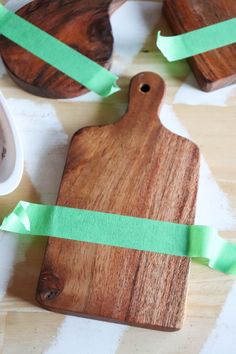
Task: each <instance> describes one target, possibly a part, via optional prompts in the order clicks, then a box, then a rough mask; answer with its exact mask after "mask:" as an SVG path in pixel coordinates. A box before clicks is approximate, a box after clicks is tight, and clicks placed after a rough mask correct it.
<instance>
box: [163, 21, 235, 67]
mask: <svg viewBox="0 0 236 354" xmlns="http://www.w3.org/2000/svg"><path fill="white" fill-rule="evenodd" d="M233 43H236V18H232V19H230V20H227V21H223V22H219V23H216V24H214V25H211V26H207V27H203V28H200V29H197V30H195V31H191V32H187V33H183V34H180V35H177V36H171V37H164V36H162V35H161V34H160V32H158V36H157V47H158V48H159V49H160V51H161V52H162V54H163V55H164V56H165V57H166V58H167V60H169V61H175V60H180V59H184V58H189V57H192V56H193V55H197V54H201V53H204V52H207V51H209V50H213V49H217V48H220V47H224V46H226V45H229V44H233Z"/></svg>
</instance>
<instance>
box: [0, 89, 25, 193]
mask: <svg viewBox="0 0 236 354" xmlns="http://www.w3.org/2000/svg"><path fill="white" fill-rule="evenodd" d="M23 166H24V158H23V149H22V145H21V142H20V140H19V137H18V134H17V131H16V128H15V125H14V121H13V118H12V116H11V113H10V112H9V109H8V106H7V102H6V100H5V98H4V96H3V95H2V93H1V92H0V196H3V195H6V194H9V193H11V192H13V191H14V190H15V189H16V187H17V186H18V185H19V183H20V181H21V178H22V174H23Z"/></svg>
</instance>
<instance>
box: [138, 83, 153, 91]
mask: <svg viewBox="0 0 236 354" xmlns="http://www.w3.org/2000/svg"><path fill="white" fill-rule="evenodd" d="M139 90H140V91H142V92H143V93H147V92H149V91H150V90H151V87H150V86H149V85H148V84H141V85H140V86H139Z"/></svg>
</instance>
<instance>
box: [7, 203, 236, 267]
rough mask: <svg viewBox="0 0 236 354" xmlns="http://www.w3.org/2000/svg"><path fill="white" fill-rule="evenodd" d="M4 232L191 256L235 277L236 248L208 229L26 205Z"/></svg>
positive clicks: (21, 205)
mask: <svg viewBox="0 0 236 354" xmlns="http://www.w3.org/2000/svg"><path fill="white" fill-rule="evenodd" d="M0 230H2V231H8V232H13V233H17V234H23V235H33V236H50V237H57V238H64V239H68V240H76V241H83V242H91V243H96V244H102V245H108V246H116V247H124V248H130V249H135V250H140V251H147V252H157V253H162V254H169V255H175V256H186V257H190V258H192V259H194V260H195V261H196V262H198V263H201V264H204V265H207V266H209V267H210V268H212V269H215V270H218V271H220V272H223V273H226V274H236V244H233V243H231V242H228V241H226V240H224V239H222V238H221V237H219V236H218V233H217V231H216V230H215V229H214V228H212V227H208V226H199V225H183V224H176V223H170V222H164V221H157V220H151V219H143V218H137V217H131V216H123V215H118V214H110V213H102V212H97V211H91V210H81V209H74V208H68V207H62V206H48V205H40V204H33V203H28V202H24V201H21V202H19V203H18V205H17V206H16V208H15V209H14V210H13V212H12V213H11V214H10V215H9V216H7V217H6V218H5V219H4V220H3V223H2V225H1V227H0Z"/></svg>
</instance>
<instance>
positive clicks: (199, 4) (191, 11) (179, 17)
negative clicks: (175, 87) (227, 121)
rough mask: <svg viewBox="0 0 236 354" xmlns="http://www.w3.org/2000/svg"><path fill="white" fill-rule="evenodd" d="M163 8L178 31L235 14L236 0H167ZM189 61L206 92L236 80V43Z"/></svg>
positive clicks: (208, 23)
mask: <svg viewBox="0 0 236 354" xmlns="http://www.w3.org/2000/svg"><path fill="white" fill-rule="evenodd" d="M163 9H164V14H165V16H166V19H167V21H168V23H169V25H170V27H171V29H172V30H173V32H174V33H175V34H181V33H185V32H189V31H193V30H195V29H198V28H201V27H205V26H208V25H213V24H215V23H218V22H221V21H225V20H229V19H231V18H234V17H236V1H235V0H211V1H206V0H178V1H177V0H164V7H163ZM189 63H190V66H191V68H192V70H193V72H194V74H195V76H196V79H197V81H198V83H199V86H200V87H201V89H202V90H204V91H213V90H216V89H218V88H221V87H224V86H227V85H230V84H233V83H235V82H236V44H232V45H228V46H225V47H222V48H219V49H215V50H211V51H209V52H206V53H203V54H199V55H196V56H194V57H192V58H190V59H189Z"/></svg>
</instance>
